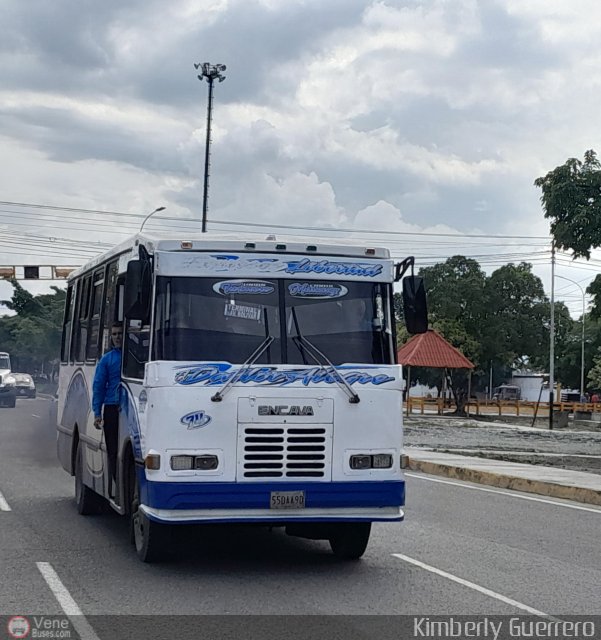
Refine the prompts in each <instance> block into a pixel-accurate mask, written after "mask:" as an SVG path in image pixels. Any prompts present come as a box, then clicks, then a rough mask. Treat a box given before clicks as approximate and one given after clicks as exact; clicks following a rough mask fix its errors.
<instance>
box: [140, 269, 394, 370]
mask: <svg viewBox="0 0 601 640" xmlns="http://www.w3.org/2000/svg"><path fill="white" fill-rule="evenodd" d="M391 296H392V287H391V285H389V284H380V283H368V282H331V281H308V282H307V281H302V280H298V281H296V280H277V279H262V278H261V279H248V278H247V279H243V280H238V279H221V280H220V279H215V278H188V277H180V276H178V277H165V276H159V277H158V278H157V288H156V298H155V321H154V340H153V359H154V360H179V361H182V360H188V361H189V360H200V361H227V362H231V363H233V364H239V363H242V362H245V361H246V360H247V358H248V357H249V356H250V355H251V354H252V352H253V351H254V350H255V349H256V348H257V347H259V346H260V345H261V344H262V343H263V342H264V341H265V340H266V339H267V338H269V337H271V338H273V341H272V342H271V343H270V345H269V347H268V348H267V349H266V350H265V351H264V352H263V353H262V354H261V356H260V357H259V358H258V359H257V361H256V362H257V363H261V364H306V365H314V364H315V360H314V359H313V358H312V357H311V356H310V354H309V353H308V350H307V349H306V348H304V347H303V341H309V342H310V343H311V344H312V345H314V346H315V347H317V348H318V349H319V351H321V352H322V353H323V354H324V355H325V356H326V357H327V359H328V360H329V361H330V362H331V363H332V364H342V363H345V362H353V363H375V364H390V363H393V362H394V351H393V331H392V314H391V308H392V301H391ZM322 364H323V363H322Z"/></svg>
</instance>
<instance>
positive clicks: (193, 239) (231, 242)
mask: <svg viewBox="0 0 601 640" xmlns="http://www.w3.org/2000/svg"><path fill="white" fill-rule="evenodd" d="M140 244H142V245H144V246H145V247H146V249H147V250H148V252H149V253H154V252H155V251H186V252H188V251H233V252H238V253H244V252H246V253H282V254H287V253H291V254H296V255H302V254H306V255H313V256H315V255H318V256H339V257H352V258H359V257H360V258H362V259H368V260H369V259H374V258H376V259H380V260H385V259H388V258H390V252H389V251H388V249H386V248H383V247H376V246H373V245H367V244H364V245H356V244H355V245H353V244H346V243H344V242H343V241H342V240H339V239H337V238H336V239H332V238H326V239H322V238H320V239H315V240H313V241H310V242H308V241H307V240H306V239H304V238H297V237H294V236H279V237H277V238H275V237H274V236H273V235H270V236H267V238H266V239H261V240H259V239H257V238H252V237H248V238H245V237H244V236H243V235H241V234H233V233H232V234H225V233H220V234H217V233H211V232H209V233H191V234H188V233H187V234H183V233H142V234H136V235H135V236H132V237H130V238H128V239H127V240H125V241H124V242H122V243H120V244H118V245H116V246H115V247H113V248H112V249H109V250H108V251H106V252H105V253H102V254H100V255H98V256H96V257H95V258H93V259H92V260H90V261H89V262H87V263H86V264H84V265H83V266H81V267H80V268H79V269H77V270H75V271H73V272H72V273H71V274H70V275H69V278H68V280H73V279H75V278H77V277H78V276H80V275H81V274H82V273H85V272H86V271H89V270H91V269H94V268H95V267H96V266H98V265H100V264H102V263H103V262H106V261H107V260H110V259H111V258H113V257H116V256H118V255H121V254H123V253H127V252H128V251H133V249H134V248H135V247H136V246H138V245H140Z"/></svg>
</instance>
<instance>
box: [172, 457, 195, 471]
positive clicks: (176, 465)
mask: <svg viewBox="0 0 601 640" xmlns="http://www.w3.org/2000/svg"><path fill="white" fill-rule="evenodd" d="M171 468H172V469H173V470H174V471H189V470H190V469H193V468H194V456H171Z"/></svg>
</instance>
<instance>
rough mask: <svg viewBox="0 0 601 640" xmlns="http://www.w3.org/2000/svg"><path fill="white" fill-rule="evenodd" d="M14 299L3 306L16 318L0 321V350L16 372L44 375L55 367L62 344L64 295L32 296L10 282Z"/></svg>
mask: <svg viewBox="0 0 601 640" xmlns="http://www.w3.org/2000/svg"><path fill="white" fill-rule="evenodd" d="M11 284H12V286H13V295H12V297H11V299H10V300H5V301H3V302H4V304H5V305H6V306H7V307H8V308H9V309H11V310H12V311H15V312H16V315H12V316H4V317H2V318H0V347H1V350H2V351H8V352H9V353H10V354H11V360H12V364H13V369H14V370H15V371H18V370H21V371H28V372H30V373H33V372H35V371H45V372H46V373H49V372H51V371H52V370H53V368H55V367H56V365H57V363H58V358H59V351H60V343H61V324H62V317H63V308H64V305H65V296H66V293H65V291H64V290H62V289H59V288H58V287H52V290H53V293H48V294H42V295H38V296H33V295H32V294H31V293H29V292H28V291H26V290H25V289H23V287H22V286H21V285H20V284H19V283H18V282H17V281H16V280H12V281H11Z"/></svg>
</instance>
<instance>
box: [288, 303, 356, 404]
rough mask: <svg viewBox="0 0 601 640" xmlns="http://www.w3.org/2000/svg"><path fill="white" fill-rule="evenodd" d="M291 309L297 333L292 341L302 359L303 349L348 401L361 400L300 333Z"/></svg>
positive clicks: (326, 358)
mask: <svg viewBox="0 0 601 640" xmlns="http://www.w3.org/2000/svg"><path fill="white" fill-rule="evenodd" d="M291 309H292V315H293V317H294V324H295V326H296V332H297V333H298V335H297V336H294V337H293V338H292V341H293V342H294V344H296V346H297V348H298V350H299V351H300V352H301V354H302V356H303V360H304V359H305V351H306V353H308V354H309V355H310V356H311V358H312V359H313V360H314V361H315V362H316V363H317V364H318V365H319V366H320V367H321V368H323V369H325V371H326V372H327V373H328V375H331V376H332V377H333V378H334V381H335V382H336V383H337V384H338V386H339V387H340V388H341V389H342V390H343V391H344V392H345V393H346V394H347V395H348V397H349V399H348V401H349V402H350V403H351V404H358V403H359V402H360V401H361V398H359V394H357V393H355V391H353V388H352V387H351V385H350V384H349V383H348V382H347V381H346V380H345V379H344V377H343V376H342V375H340V373H338V371H337V370H336V367H335V366H334V365H333V364H332V363H331V362H330V361H329V360H328V357H327V356H326V355H325V354H324V353H322V352H321V351H320V350H319V349H318V348H317V347H316V346H315V345H314V344H313V343H312V342H311V341H310V340H308V339H307V338H305V337H304V336H303V335H301V332H300V329H299V326H298V320H297V317H296V309H295V308H294V307H291ZM297 342H298V343H297ZM303 344H304V346H305V348H304V350H303ZM312 351H315V352H316V353H318V354H319V355H320V356H321V357H322V358H323V359H324V360H325V361H326V363H327V364H328V365H329V367H330V371H328V369H327V368H326V367H325V365H324V364H323V362H320V361H319V359H318V358H317V356H316V355H315V353H312Z"/></svg>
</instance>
